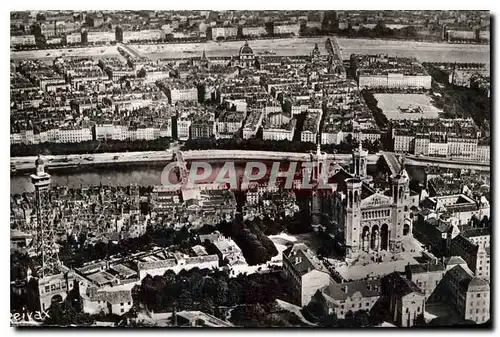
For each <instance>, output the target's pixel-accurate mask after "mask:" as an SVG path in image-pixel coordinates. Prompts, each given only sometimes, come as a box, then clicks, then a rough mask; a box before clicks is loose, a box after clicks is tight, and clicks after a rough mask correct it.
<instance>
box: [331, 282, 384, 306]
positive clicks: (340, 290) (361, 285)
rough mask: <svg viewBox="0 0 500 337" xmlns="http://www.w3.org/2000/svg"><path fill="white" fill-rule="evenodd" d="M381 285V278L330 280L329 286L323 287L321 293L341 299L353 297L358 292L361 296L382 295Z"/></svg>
mask: <svg viewBox="0 0 500 337" xmlns="http://www.w3.org/2000/svg"><path fill="white" fill-rule="evenodd" d="M380 285H381V282H380V279H377V280H363V281H355V282H347V283H334V282H330V284H329V285H328V286H326V287H324V288H322V289H321V293H322V294H324V295H326V296H328V297H331V298H332V299H334V300H339V301H343V300H345V299H347V298H348V297H353V295H354V294H355V293H358V292H359V293H360V294H361V297H375V296H380Z"/></svg>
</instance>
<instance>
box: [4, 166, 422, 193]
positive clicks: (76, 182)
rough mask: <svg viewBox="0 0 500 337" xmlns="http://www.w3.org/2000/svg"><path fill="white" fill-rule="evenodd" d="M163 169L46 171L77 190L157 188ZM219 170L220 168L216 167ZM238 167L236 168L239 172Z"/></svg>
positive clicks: (14, 186)
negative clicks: (128, 186) (87, 188)
mask: <svg viewBox="0 0 500 337" xmlns="http://www.w3.org/2000/svg"><path fill="white" fill-rule="evenodd" d="M164 167H165V166H164V165H163V164H155V165H144V166H134V167H129V168H120V169H116V168H113V169H111V168H109V169H106V168H104V169H103V168H99V169H88V168H86V169H85V171H82V170H73V169H67V170H65V171H61V170H57V171H55V172H49V173H50V174H51V179H52V185H54V186H64V185H66V186H69V187H73V188H80V187H82V186H89V185H99V184H103V185H109V186H127V185H129V184H138V185H140V186H152V185H161V173H162V171H163V168H164ZM217 167H220V166H217ZM242 167H243V166H240V167H238V168H237V171H239V172H241V171H242ZM407 170H408V173H409V175H410V176H411V177H412V178H415V179H417V180H419V181H421V182H423V180H424V168H423V167H416V166H408V167H407ZM375 171H376V167H375V165H368V172H369V173H374V172H375ZM33 191H34V188H33V185H32V184H31V180H30V173H25V174H17V175H11V177H10V193H11V194H16V193H23V192H33Z"/></svg>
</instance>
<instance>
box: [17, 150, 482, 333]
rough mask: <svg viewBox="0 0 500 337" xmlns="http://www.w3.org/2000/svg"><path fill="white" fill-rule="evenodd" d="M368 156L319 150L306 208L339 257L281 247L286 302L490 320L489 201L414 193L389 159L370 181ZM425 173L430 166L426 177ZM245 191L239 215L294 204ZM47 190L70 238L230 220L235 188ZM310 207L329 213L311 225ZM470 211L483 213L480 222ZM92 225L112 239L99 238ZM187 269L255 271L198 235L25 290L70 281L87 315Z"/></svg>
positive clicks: (233, 248) (41, 293)
mask: <svg viewBox="0 0 500 337" xmlns="http://www.w3.org/2000/svg"><path fill="white" fill-rule="evenodd" d="M367 156H368V153H367V151H365V150H363V149H362V148H361V147H360V148H358V149H356V150H354V151H353V154H352V163H351V166H350V168H344V167H342V166H340V165H338V164H336V163H330V164H326V162H324V158H323V156H322V154H321V151H319V153H318V158H317V159H318V161H319V162H320V163H322V165H328V167H327V169H328V170H327V172H329V174H328V182H329V183H330V187H331V190H316V189H314V188H313V191H312V194H311V200H310V203H309V204H308V205H309V207H310V211H311V214H312V217H313V225H314V226H313V227H314V228H315V229H319V228H320V227H322V230H323V231H324V232H326V233H328V234H329V236H330V238H331V239H332V240H333V242H334V244H335V245H337V246H338V247H339V248H340V249H341V250H343V251H344V252H345V254H344V255H343V256H342V257H341V260H335V259H325V258H320V257H318V256H317V255H316V253H315V252H314V251H313V250H312V249H310V248H309V247H308V245H306V244H304V243H300V242H295V243H292V244H287V246H288V248H287V247H283V249H280V253H282V254H279V255H280V256H279V257H276V258H273V259H274V260H272V261H271V262H270V263H271V264H273V263H274V264H275V265H278V266H280V265H281V266H282V268H283V270H284V272H285V275H286V277H287V278H288V279H289V280H290V282H291V284H292V285H293V286H292V288H291V289H290V294H291V295H292V297H293V298H294V301H295V302H296V304H298V305H300V306H302V307H305V306H308V304H310V303H311V302H312V301H313V302H317V303H319V304H320V306H319V307H320V308H321V310H322V311H323V314H325V315H326V314H331V313H335V314H336V315H337V317H339V318H346V317H347V316H346V315H347V314H348V313H349V312H352V313H355V312H357V311H360V310H366V311H368V312H373V313H377V314H378V315H382V316H384V319H385V320H387V321H390V322H393V323H395V324H397V325H398V326H402V327H409V326H413V325H418V324H420V322H423V321H424V320H428V318H426V316H425V315H424V313H426V312H428V311H432V309H430V308H432V307H435V306H448V307H452V308H454V309H453V310H451V309H450V310H451V311H450V317H452V316H453V317H455V318H456V319H458V320H460V321H463V320H468V321H473V322H475V323H477V324H481V323H486V322H487V321H489V319H490V285H489V280H490V274H491V272H490V227H489V226H490V225H489V216H490V206H489V202H488V200H487V199H486V197H485V194H484V193H482V194H477V193H473V192H472V191H471V190H469V189H468V188H465V187H464V188H463V189H462V193H459V194H446V195H431V194H429V192H428V191H427V190H426V189H423V190H422V191H421V192H420V193H417V192H415V191H413V190H412V189H411V188H410V177H409V175H408V173H407V171H406V169H405V167H404V165H403V164H398V162H397V160H396V164H397V165H396V166H397V167H394V166H392V167H391V166H388V165H385V166H383V165H382V166H380V169H381V170H382V171H383V172H385V174H383V176H384V177H383V178H380V177H377V178H375V177H372V176H370V175H369V174H368V161H367ZM380 160H381V161H382V162H383V161H387V160H389V159H386V157H385V156H384V157H381V159H380ZM393 165H395V164H393ZM40 166H43V162H42V161H41V160H38V161H37V169H38V171H37V172H43V168H40ZM435 177H436V174H435V173H431V174H430V177H428V178H427V179H426V180H427V184H428V185H430V184H431V183H430V182H431V181H432V179H435ZM92 192H93V193H92ZM245 192H246V202H245V206H244V207H243V212H244V213H245V214H244V217H246V218H247V219H249V218H252V217H255V216H262V215H266V214H267V215H269V214H271V215H279V214H280V213H281V214H283V213H286V212H287V211H288V214H289V215H291V214H294V213H295V212H296V211H297V209H298V207H297V206H298V203H297V201H296V199H295V197H294V196H293V193H294V192H293V190H291V191H288V192H287V191H283V190H282V189H280V188H279V187H278V186H276V187H268V186H267V187H264V185H259V184H258V183H255V184H253V185H251V186H250V185H249V186H246V190H245ZM49 196H50V197H49V198H48V199H47V200H50V201H51V203H50V204H45V205H43V206H44V207H47V209H55V210H56V212H59V214H57V213H56V214H55V215H54V224H55V226H54V229H55V230H56V232H58V233H59V229H62V231H61V233H60V235H61V236H64V235H68V234H72V235H75V236H76V237H77V236H78V235H77V233H78V231H79V230H81V229H83V228H86V229H87V230H89V231H91V232H92V233H93V234H94V235H93V238H94V239H97V238H98V237H99V239H100V240H102V239H104V240H106V239H107V240H113V241H114V240H116V241H118V240H119V239H123V238H126V237H131V236H133V235H132V234H131V231H135V232H134V233H135V236H139V235H141V233H144V231H145V227H146V226H153V227H158V226H159V227H163V226H169V227H174V228H177V229H179V228H180V227H183V226H185V225H200V226H201V225H202V224H216V223H218V222H220V221H222V220H226V221H231V220H232V217H233V216H234V215H235V213H236V200H235V197H234V195H233V193H232V192H230V191H229V190H227V189H226V188H225V187H224V186H222V185H221V186H218V187H217V186H215V185H213V184H201V185H199V186H198V187H197V188H196V189H177V190H173V189H167V188H165V187H155V188H154V189H153V190H152V191H151V192H150V194H149V196H148V197H146V196H145V195H141V194H140V193H139V190H138V188H137V187H136V186H129V187H127V188H114V189H113V188H108V187H99V188H97V187H94V188H87V189H85V190H83V189H82V190H75V189H68V188H62V187H59V188H55V189H50V190H49ZM61 199H62V201H61ZM32 201H33V195H31V194H25V195H23V196H13V197H12V200H11V203H12V205H11V209H12V212H11V224H12V225H13V226H15V227H17V229H18V231H16V232H15V233H14V234H15V235H14V237H13V241H12V242H13V244H14V243H16V244H17V248H18V249H21V248H23V244H21V243H22V242H24V245H26V244H29V242H30V238H29V235H28V236H26V235H23V232H27V233H30V232H29V231H30V230H31V231H32V232H31V233H32V237H35V235H36V232H35V228H36V226H34V223H35V222H36V219H35V218H36V214H37V212H33V211H32V210H33V206H32V205H33V203H32ZM140 202H149V204H150V207H149V208H150V211H149V212H148V214H146V215H143V214H142V213H141V212H140V211H139V208H138V205H139V203H140ZM30 205H31V206H30ZM54 206H57V207H56V208H54ZM69 209H70V210H71V211H70V212H65V211H64V210H69ZM285 215H286V214H285ZM318 215H321V216H322V217H326V218H327V219H328V221H327V222H324V221H321V220H319V221H314V219H316V218H317V216H318ZM34 217H35V218H34ZM96 217H97V218H96ZM474 218H476V219H483V221H481V222H480V224H479V225H478V224H477V222H476V221H473V219H474ZM63 224H66V225H65V226H63ZM134 226H135V227H134ZM132 228H135V229H132ZM101 232H104V233H108V234H111V235H107V236H106V235H104V236H102V235H101V236H98V234H100V233H101ZM414 235H415V237H414ZM417 239H418V241H417ZM194 267H198V268H202V269H203V268H208V269H211V268H227V269H228V270H229V272H230V275H232V276H236V275H238V274H240V273H242V272H248V271H249V270H250V271H251V272H255V271H258V270H259V269H258V268H257V269H256V267H257V266H254V267H253V269H252V268H250V266H248V264H247V263H246V261H245V258H244V256H243V253H242V251H241V249H240V248H239V247H238V245H237V244H236V243H235V242H234V241H233V240H232V239H230V238H225V237H223V236H222V235H220V234H219V233H218V232H214V233H212V234H208V235H200V236H199V237H198V243H197V244H196V245H195V246H192V247H190V249H189V252H188V251H186V250H185V249H184V250H183V252H182V253H181V252H178V251H171V250H170V249H168V248H167V249H156V248H154V249H153V250H152V251H147V252H138V253H135V254H132V256H128V257H127V258H124V257H118V256H114V257H113V256H111V257H108V258H106V259H105V260H104V261H96V262H92V263H89V264H86V265H84V266H83V267H81V268H77V269H74V270H73V269H72V270H69V269H68V270H66V271H65V272H64V273H63V274H61V275H59V276H57V275H55V276H50V277H49V276H47V277H45V278H42V279H40V280H39V282H38V290H37V292H36V296H35V297H34V298H35V300H36V301H38V302H37V303H38V305H39V306H40V307H45V308H47V307H48V305H50V302H51V301H55V300H57V299H58V298H59V299H60V300H62V299H63V298H64V297H65V296H66V295H65V294H66V293H67V291H69V290H71V288H72V287H74V286H75V284H76V283H78V287H79V290H80V296H81V299H82V303H83V307H84V311H85V312H89V313H98V312H101V311H102V312H105V313H113V314H117V315H123V314H124V313H126V312H127V311H128V310H130V308H131V307H132V305H133V299H132V297H131V289H132V288H133V286H134V285H135V284H139V283H140V282H141V280H142V279H143V278H145V277H147V275H150V276H154V275H163V274H164V273H165V272H166V271H167V270H171V271H173V272H175V273H178V272H180V271H181V270H183V269H186V270H187V269H191V268H194ZM62 268H63V269H64V268H65V267H62ZM16 287H20V285H19V284H18V285H16ZM55 296H59V297H57V298H55ZM54 298H55V299H54ZM457 317H458V318H457ZM455 318H453V319H455ZM450 319H452V318H450Z"/></svg>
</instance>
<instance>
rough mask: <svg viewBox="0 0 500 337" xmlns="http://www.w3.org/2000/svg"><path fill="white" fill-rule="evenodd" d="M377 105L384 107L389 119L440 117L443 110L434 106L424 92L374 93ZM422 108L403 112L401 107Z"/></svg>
mask: <svg viewBox="0 0 500 337" xmlns="http://www.w3.org/2000/svg"><path fill="white" fill-rule="evenodd" d="M373 96H374V97H375V99H376V100H377V101H378V104H377V106H378V107H379V108H380V109H382V111H383V112H384V114H385V115H386V116H387V118H388V119H420V118H438V117H439V113H440V112H442V111H441V110H439V109H438V108H436V107H434V106H433V105H432V103H431V98H430V97H429V96H427V95H423V94H374V95H373ZM415 108H420V109H421V112H420V113H418V112H415V113H411V112H407V113H405V112H402V111H400V110H399V109H415Z"/></svg>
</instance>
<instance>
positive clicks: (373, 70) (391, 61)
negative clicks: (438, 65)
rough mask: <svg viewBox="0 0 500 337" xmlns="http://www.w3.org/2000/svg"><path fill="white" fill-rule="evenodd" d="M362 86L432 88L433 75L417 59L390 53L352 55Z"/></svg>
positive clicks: (353, 66)
mask: <svg viewBox="0 0 500 337" xmlns="http://www.w3.org/2000/svg"><path fill="white" fill-rule="evenodd" d="M351 67H352V68H353V69H354V71H355V73H356V79H357V81H358V84H359V87H360V88H398V89H404V88H423V89H430V88H431V81H432V79H431V76H430V75H429V74H428V73H427V71H426V70H425V68H424V67H423V66H422V65H421V64H420V63H418V62H417V60H416V59H412V58H407V57H395V56H388V55H382V54H378V55H356V54H353V55H351Z"/></svg>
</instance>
